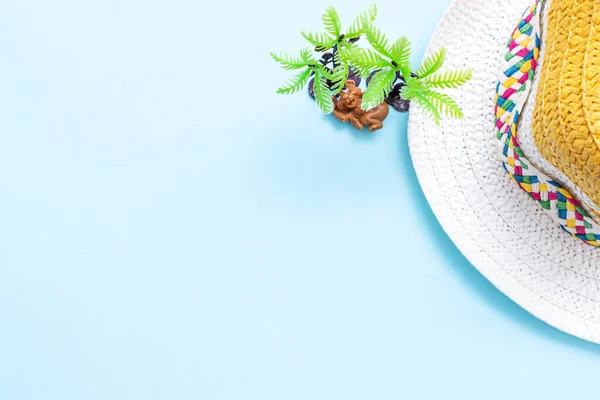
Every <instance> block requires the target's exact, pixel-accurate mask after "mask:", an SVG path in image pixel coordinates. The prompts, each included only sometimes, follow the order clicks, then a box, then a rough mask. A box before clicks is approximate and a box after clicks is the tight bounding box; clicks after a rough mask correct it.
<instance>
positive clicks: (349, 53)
mask: <svg viewBox="0 0 600 400" xmlns="http://www.w3.org/2000/svg"><path fill="white" fill-rule="evenodd" d="M340 53H341V56H342V58H343V59H344V60H345V61H346V62H348V63H349V64H351V65H352V66H353V67H354V69H355V70H356V72H358V75H359V76H360V77H361V78H366V77H367V76H369V74H370V73H371V72H373V71H375V70H378V69H383V68H388V67H391V66H392V65H391V64H390V62H389V61H388V60H386V59H384V58H383V57H381V56H380V55H379V54H378V53H376V52H374V51H373V50H370V49H363V48H360V47H355V48H352V49H348V48H345V49H344V50H342V51H341V52H340Z"/></svg>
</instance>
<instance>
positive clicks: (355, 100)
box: [333, 79, 390, 132]
mask: <svg viewBox="0 0 600 400" xmlns="http://www.w3.org/2000/svg"><path fill="white" fill-rule="evenodd" d="M345 89H346V90H345V91H342V92H340V99H339V100H338V99H336V98H335V97H334V98H333V103H334V105H335V108H334V110H333V115H335V116H336V118H337V119H339V120H340V121H342V122H350V123H351V124H352V125H354V127H355V128H356V129H358V130H361V129H362V128H363V127H364V126H367V127H368V128H369V130H370V131H371V132H375V131H376V130H377V129H381V128H383V124H382V123H381V122H382V121H383V120H384V119H385V118H386V117H387V116H388V113H389V112H390V108H389V107H388V105H387V103H386V102H385V101H384V102H383V103H381V104H379V105H378V106H375V107H373V108H372V109H370V110H369V111H365V110H363V109H362V108H361V104H362V97H363V92H362V90H360V88H357V87H356V84H355V83H354V81H353V80H352V79H348V80H347V81H346V86H345Z"/></svg>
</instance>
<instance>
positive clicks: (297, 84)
mask: <svg viewBox="0 0 600 400" xmlns="http://www.w3.org/2000/svg"><path fill="white" fill-rule="evenodd" d="M311 71H312V68H307V69H306V70H305V71H303V72H300V73H299V74H297V75H294V76H293V77H292V78H290V79H289V80H288V81H287V82H286V83H284V84H283V86H282V87H280V88H279V89H277V93H279V94H292V93H296V92H297V91H299V90H300V89H302V88H303V87H304V86H306V82H308V78H310V73H311Z"/></svg>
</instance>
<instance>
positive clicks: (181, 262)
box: [0, 0, 600, 400]
mask: <svg viewBox="0 0 600 400" xmlns="http://www.w3.org/2000/svg"><path fill="white" fill-rule="evenodd" d="M326 4H327V3H323V2H321V1H320V0H304V1H302V2H296V3H294V2H283V1H281V2H278V1H273V0H260V1H256V2H242V1H237V2H236V1H234V2H231V1H229V2H226V1H218V2H211V3H205V2H198V1H191V0H170V1H165V0H162V1H153V0H143V1H142V0H103V1H75V0H55V1H51V2H50V1H42V0H0V54H1V57H0V88H1V92H0V132H1V138H2V142H1V145H0V203H1V205H2V206H1V207H0V317H1V321H2V323H1V327H0V399H10V400H20V399H36V400H37V399H40V400H51V399H60V400H71V399H73V400H82V399H85V400H94V399H111V400H120V399H123V400H125V399H126V400H131V399H144V400H154V399H169V400H173V399H202V400H226V399H248V400H250V399H252V400H254V399H256V400H295V399H298V400H320V399H323V400H334V399H343V400H354V399H356V400H364V399H440V398H444V399H455V398H456V399H478V400H479V399H486V400H492V399H565V398H569V399H576V398H583V397H584V396H585V397H586V398H587V397H593V396H595V395H596V394H597V382H598V371H599V367H600V347H597V346H595V345H592V344H589V343H586V342H583V341H581V340H578V339H575V338H573V337H570V336H568V335H566V334H563V333H561V332H559V331H557V330H555V329H553V328H551V327H549V326H547V325H545V324H544V323H543V322H540V321H538V320H536V319H535V318H533V317H532V316H530V315H529V314H528V313H527V312H525V311H524V310H522V309H521V308H520V307H518V306H517V305H515V304H514V303H513V302H511V301H510V300H509V299H508V298H506V297H505V296H504V295H502V294H501V293H500V292H498V291H497V290H496V289H495V288H494V287H493V286H492V285H491V284H490V283H489V282H487V281H486V280H485V279H484V278H483V277H482V276H481V275H479V273H478V272H476V271H475V270H474V269H473V268H472V267H471V266H470V265H469V263H468V262H467V261H466V260H465V258H464V257H463V256H462V255H461V254H460V252H459V251H458V250H457V249H456V248H455V247H454V245H453V244H452V243H451V241H450V239H449V238H448V237H447V236H446V235H445V234H444V232H443V230H442V229H441V227H440V225H439V224H438V222H437V221H436V219H435V217H434V216H433V214H432V212H431V210H430V209H429V207H428V205H427V204H426V201H425V198H424V196H423V194H422V192H421V189H420V187H419V184H418V182H417V180H416V177H415V173H414V170H413V167H412V163H411V160H410V156H409V152H408V147H407V141H406V116H405V115H400V114H398V113H392V114H391V115H390V117H389V118H388V120H387V121H386V126H385V129H384V130H383V131H380V132H378V133H376V134H370V133H368V132H363V133H358V132H355V131H353V130H352V129H350V128H349V127H348V126H345V125H342V124H340V123H336V122H335V121H334V120H332V118H331V117H325V116H323V115H321V114H320V113H319V112H318V111H317V109H316V108H315V107H314V105H313V103H312V102H311V101H309V99H308V98H307V96H306V94H305V92H302V93H300V94H297V95H294V96H290V97H282V96H278V95H276V94H275V93H274V92H275V89H276V87H277V86H278V85H279V84H280V83H281V82H282V81H283V80H284V79H285V78H287V77H288V76H289V73H287V72H286V71H283V70H279V69H278V68H277V66H276V65H275V64H274V63H273V62H272V61H271V60H270V59H269V57H268V52H269V50H284V49H287V50H291V51H293V50H296V49H299V48H300V47H302V46H304V43H303V42H302V40H301V38H300V36H299V35H298V31H299V30H300V29H303V28H308V29H311V28H312V29H314V28H318V27H319V16H320V14H321V11H322V9H323V8H324V7H325V6H326ZM366 4H367V3H366V2H364V1H359V0H350V1H346V2H344V3H342V2H341V1H337V2H336V3H334V5H336V6H338V8H340V10H341V12H340V14H341V17H342V18H343V19H344V20H346V21H349V20H350V19H351V18H353V16H354V14H356V13H357V12H358V11H359V10H361V9H362V8H363V6H365V5H366ZM378 4H379V9H380V14H381V16H380V18H379V25H380V26H381V27H382V28H383V30H384V31H387V32H389V34H390V35H391V36H396V37H397V36H400V35H403V34H404V35H408V36H409V37H410V38H411V39H412V40H413V42H414V48H415V54H414V61H415V62H417V61H418V60H419V59H420V57H421V55H422V53H423V51H424V48H425V45H426V43H427V41H428V38H429V35H430V34H431V32H432V31H433V29H434V28H435V26H436V24H437V22H438V20H439V19H440V17H441V16H442V14H443V11H444V10H445V9H446V7H447V6H448V4H449V0H423V1H419V2H415V1H408V0H401V1H388V0H379V2H378Z"/></svg>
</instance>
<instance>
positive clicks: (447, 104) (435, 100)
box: [423, 91, 464, 118]
mask: <svg viewBox="0 0 600 400" xmlns="http://www.w3.org/2000/svg"><path fill="white" fill-rule="evenodd" d="M423 95H424V96H425V97H426V98H427V100H429V101H430V102H431V104H433V105H434V106H435V108H436V109H437V110H438V112H439V113H440V114H444V115H446V116H448V117H450V118H462V117H463V116H464V115H463V112H462V110H461V109H460V107H459V106H458V104H457V103H456V101H454V99H453V98H452V97H450V96H448V95H447V94H445V93H440V92H435V91H427V92H425V93H423Z"/></svg>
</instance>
